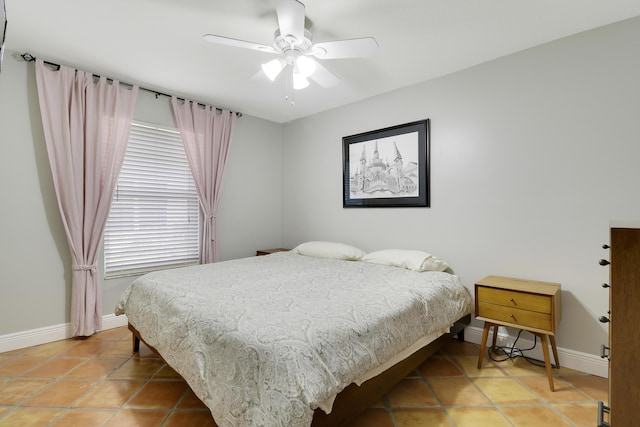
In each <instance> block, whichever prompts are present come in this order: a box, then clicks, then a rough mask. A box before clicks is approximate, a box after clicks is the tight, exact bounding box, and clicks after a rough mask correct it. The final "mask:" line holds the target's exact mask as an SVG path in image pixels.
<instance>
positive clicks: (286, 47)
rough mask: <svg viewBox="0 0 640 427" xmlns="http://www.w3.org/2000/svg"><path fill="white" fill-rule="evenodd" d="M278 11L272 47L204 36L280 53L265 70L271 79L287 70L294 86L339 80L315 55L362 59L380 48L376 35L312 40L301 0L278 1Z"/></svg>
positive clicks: (214, 40)
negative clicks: (276, 27) (319, 40)
mask: <svg viewBox="0 0 640 427" xmlns="http://www.w3.org/2000/svg"><path fill="white" fill-rule="evenodd" d="M276 14H277V16H278V27H279V28H278V29H277V30H276V31H275V35H274V40H273V44H272V45H271V46H268V45H264V44H260V43H254V42H249V41H244V40H238V39H233V38H230V37H225V36H219V35H214V34H205V35H204V36H203V38H204V39H205V40H207V41H209V42H211V43H217V44H223V45H227V46H234V47H241V48H246V49H253V50H257V51H260V52H267V53H274V54H278V55H280V57H279V58H276V59H273V60H271V61H269V62H266V63H264V64H262V70H263V71H264V73H265V75H266V76H267V77H268V78H269V79H270V80H271V81H274V80H275V79H276V77H278V75H280V73H281V72H282V71H283V70H286V74H288V75H290V77H288V81H292V83H293V88H294V89H304V88H305V87H307V86H309V80H308V78H311V79H312V80H313V81H315V82H316V83H317V84H318V85H320V86H322V87H325V88H328V87H333V86H335V85H337V84H338V83H339V82H340V79H339V78H338V76H336V75H335V74H334V73H333V72H331V71H329V70H328V69H327V68H326V67H324V66H323V65H321V64H320V63H318V62H317V61H315V60H314V58H317V59H339V58H358V57H360V58H362V57H366V56H370V55H373V54H374V53H375V52H376V50H377V49H378V43H377V42H376V40H375V39H374V38H373V37H363V38H357V39H349V40H336V41H329V42H321V43H313V36H312V34H311V32H310V31H309V30H307V29H306V28H305V25H304V24H305V7H304V4H302V3H301V2H299V1H298V0H276Z"/></svg>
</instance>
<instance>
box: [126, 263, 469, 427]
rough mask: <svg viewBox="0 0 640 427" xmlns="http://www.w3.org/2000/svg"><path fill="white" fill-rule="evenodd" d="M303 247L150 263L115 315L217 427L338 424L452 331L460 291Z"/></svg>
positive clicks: (456, 328)
mask: <svg viewBox="0 0 640 427" xmlns="http://www.w3.org/2000/svg"><path fill="white" fill-rule="evenodd" d="M311 255H312V256H309V254H304V253H300V251H298V252H295V251H290V252H280V253H275V254H271V255H268V256H261V257H251V258H244V259H238V260H231V261H224V262H219V263H214V264H206V265H199V266H193V267H185V268H178V269H172V270H164V271H156V272H153V273H149V274H147V275H145V276H143V277H141V278H139V279H137V280H135V281H134V282H133V283H132V284H131V285H130V286H129V287H128V288H127V289H126V290H125V291H124V293H123V294H122V296H121V298H120V300H119V301H118V304H117V307H116V314H126V315H127V317H128V322H129V327H130V329H131V330H132V332H133V333H134V345H135V343H137V342H138V340H139V339H142V340H143V341H144V342H145V343H146V344H147V345H149V347H151V348H152V349H154V351H156V352H158V353H159V354H160V356H161V357H162V358H163V359H164V360H165V361H166V362H167V364H169V365H170V366H171V367H172V368H173V369H175V370H176V371H177V372H178V373H179V374H180V375H181V376H182V377H183V378H184V379H185V380H186V381H187V383H188V384H189V385H190V387H191V388H192V390H193V391H194V393H195V394H196V395H197V396H198V398H200V399H201V400H202V401H203V402H204V403H205V404H206V405H207V407H208V408H209V409H210V410H211V413H212V415H213V418H214V420H215V421H216V423H217V424H218V426H220V427H227V426H230V427H231V426H233V427H241V426H287V427H293V426H300V427H308V426H310V425H312V423H313V426H340V425H344V423H346V422H347V421H348V420H349V419H350V418H351V417H352V416H354V415H357V413H358V412H360V411H362V410H364V409H365V408H366V407H367V406H368V405H369V404H370V403H371V402H372V401H373V400H375V399H377V398H379V397H380V396H381V395H382V394H383V393H384V392H385V391H386V390H387V389H388V388H389V387H390V386H391V385H393V384H394V383H395V382H397V381H399V380H400V379H401V378H403V377H404V376H405V375H406V374H407V373H408V372H410V371H411V370H412V369H415V367H416V366H418V365H419V364H420V363H421V362H422V361H423V360H424V359H425V358H426V357H429V356H430V355H431V354H432V353H433V352H435V351H436V350H437V348H438V347H439V346H441V345H442V344H443V343H444V342H446V340H447V339H448V337H449V335H450V334H451V333H456V332H460V330H461V329H462V326H461V323H460V319H465V320H466V322H467V323H468V321H469V320H468V319H469V313H470V312H471V310H472V304H471V298H470V296H469V292H468V291H467V290H466V288H465V287H464V286H462V285H461V284H460V281H459V280H458V278H457V276H455V275H453V274H449V273H446V272H442V271H423V272H417V271H413V270H411V269H408V268H403V267H402V266H393V265H389V263H388V262H386V263H380V262H376V260H375V259H371V258H370V259H369V260H364V261H363V260H362V258H363V256H362V254H358V255H356V256H354V257H352V258H354V259H350V258H349V257H347V258H345V257H343V256H341V257H330V258H327V257H324V256H321V257H318V256H313V253H311ZM323 255H325V254H324V253H323ZM385 264H386V265H385ZM452 328H453V329H452Z"/></svg>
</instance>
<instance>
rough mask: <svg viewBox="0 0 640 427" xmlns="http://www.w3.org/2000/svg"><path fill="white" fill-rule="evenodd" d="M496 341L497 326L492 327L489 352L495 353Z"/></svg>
mask: <svg viewBox="0 0 640 427" xmlns="http://www.w3.org/2000/svg"><path fill="white" fill-rule="evenodd" d="M497 341H498V325H496V324H494V325H493V339H492V340H491V350H493V352H494V353H495V352H496V342H497Z"/></svg>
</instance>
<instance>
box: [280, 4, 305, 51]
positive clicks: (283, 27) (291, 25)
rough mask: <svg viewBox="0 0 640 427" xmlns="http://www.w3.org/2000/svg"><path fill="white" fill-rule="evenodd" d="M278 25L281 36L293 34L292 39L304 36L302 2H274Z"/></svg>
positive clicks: (296, 39)
mask: <svg viewBox="0 0 640 427" xmlns="http://www.w3.org/2000/svg"><path fill="white" fill-rule="evenodd" d="M276 13H277V14H278V26H279V27H280V35H281V36H283V37H287V36H293V37H295V40H294V41H298V42H299V41H302V39H303V38H304V4H302V3H300V2H299V1H297V0H278V1H277V3H276Z"/></svg>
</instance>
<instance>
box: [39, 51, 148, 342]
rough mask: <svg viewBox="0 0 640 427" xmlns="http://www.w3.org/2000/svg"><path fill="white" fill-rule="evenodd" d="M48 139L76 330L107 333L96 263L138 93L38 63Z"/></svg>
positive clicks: (113, 83) (79, 331) (102, 79)
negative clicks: (69, 266)
mask: <svg viewBox="0 0 640 427" xmlns="http://www.w3.org/2000/svg"><path fill="white" fill-rule="evenodd" d="M36 81H37V84H38V97H39V100H40V111H41V114H42V123H43V125H44V135H45V140H46V143H47V152H48V153H49V163H50V165H51V172H52V173H53V183H54V186H55V190H56V195H57V197H58V206H59V208H60V213H61V214H62V221H63V223H64V227H65V230H66V232H67V241H68V243H69V249H70V251H71V260H72V272H73V275H72V278H71V331H72V333H73V334H74V335H77V336H78V335H79V336H89V335H92V334H93V333H94V332H96V331H98V330H100V329H102V293H101V289H100V277H99V276H98V273H97V271H96V263H97V258H98V252H99V247H100V242H101V240H102V233H103V232H104V227H105V223H106V221H107V216H108V214H109V208H110V207H111V198H112V197H113V191H114V188H115V185H116V182H117V178H118V174H119V173H120V168H121V166H122V160H123V158H124V153H125V150H126V148H127V142H128V139H129V129H130V127H131V120H132V117H133V111H134V106H135V101H136V97H137V95H138V87H137V86H134V87H133V88H131V89H129V88H127V87H122V86H121V85H120V84H119V83H118V82H117V81H113V82H112V84H109V82H107V79H106V78H105V77H100V78H98V79H97V81H96V79H94V77H93V76H92V75H91V74H89V73H86V72H83V71H79V70H74V69H71V68H68V67H64V66H61V67H60V69H59V70H58V71H55V70H52V69H50V68H48V67H47V66H46V65H45V64H44V63H43V62H42V60H39V59H37V60H36Z"/></svg>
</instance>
